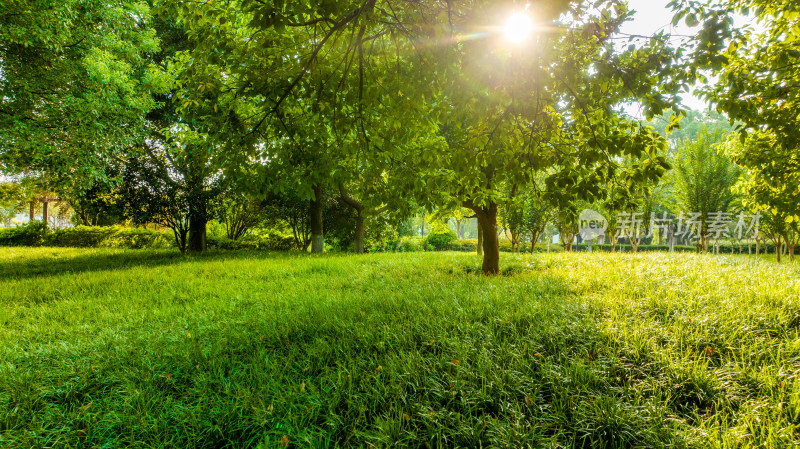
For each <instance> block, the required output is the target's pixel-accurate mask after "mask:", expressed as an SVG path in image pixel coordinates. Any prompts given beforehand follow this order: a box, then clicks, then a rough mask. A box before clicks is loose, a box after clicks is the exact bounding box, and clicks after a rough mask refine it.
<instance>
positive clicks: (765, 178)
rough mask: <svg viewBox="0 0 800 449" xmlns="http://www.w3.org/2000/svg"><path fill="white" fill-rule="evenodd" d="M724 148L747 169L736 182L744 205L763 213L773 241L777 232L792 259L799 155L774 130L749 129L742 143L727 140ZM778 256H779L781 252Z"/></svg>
mask: <svg viewBox="0 0 800 449" xmlns="http://www.w3.org/2000/svg"><path fill="white" fill-rule="evenodd" d="M726 149H727V153H728V154H729V155H730V156H731V158H732V159H733V161H734V162H736V163H737V164H739V165H740V166H742V167H744V169H745V170H746V174H747V176H743V177H742V179H741V181H740V183H739V185H738V188H739V191H741V192H742V193H743V194H744V196H745V199H744V201H743V203H744V206H745V207H747V208H748V209H750V210H754V211H757V212H761V213H763V214H764V215H765V216H766V222H767V225H768V229H769V232H770V234H771V235H773V241H774V240H775V236H780V237H781V238H782V239H783V241H784V242H785V243H786V245H787V248H788V249H789V257H790V259H792V260H793V259H794V253H795V249H796V248H797V245H798V241H797V239H798V236H800V157H798V155H797V151H796V150H794V149H790V150H787V149H786V148H784V147H783V145H782V144H781V141H780V140H779V139H777V138H776V136H775V134H773V133H771V132H763V131H757V132H754V133H751V134H750V135H749V136H748V137H747V139H746V140H745V141H744V143H742V142H740V141H738V140H730V141H728V142H727V144H726ZM778 246H780V245H779V244H776V247H778ZM778 252H780V251H778ZM778 258H779V260H780V254H779V255H778Z"/></svg>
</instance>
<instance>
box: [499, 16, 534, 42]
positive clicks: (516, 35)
mask: <svg viewBox="0 0 800 449" xmlns="http://www.w3.org/2000/svg"><path fill="white" fill-rule="evenodd" d="M532 32H533V22H532V21H531V18H530V16H528V14H526V13H524V12H515V13H514V14H511V17H509V18H508V20H507V21H506V26H505V35H506V39H508V41H509V42H511V43H514V44H521V43H523V42H525V41H526V40H527V39H528V37H530V35H531V33H532Z"/></svg>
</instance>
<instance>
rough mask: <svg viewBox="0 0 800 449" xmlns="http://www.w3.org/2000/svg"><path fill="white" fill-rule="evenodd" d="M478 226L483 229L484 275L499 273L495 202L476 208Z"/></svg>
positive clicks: (482, 268) (498, 239) (498, 243)
mask: <svg viewBox="0 0 800 449" xmlns="http://www.w3.org/2000/svg"><path fill="white" fill-rule="evenodd" d="M475 215H477V217H478V226H480V228H481V230H482V231H483V233H482V234H483V266H482V267H481V271H482V272H483V274H485V275H495V274H498V273H500V238H499V237H498V234H497V204H490V205H489V207H485V208H484V207H482V208H477V210H475Z"/></svg>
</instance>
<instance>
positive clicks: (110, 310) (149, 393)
mask: <svg viewBox="0 0 800 449" xmlns="http://www.w3.org/2000/svg"><path fill="white" fill-rule="evenodd" d="M503 267H504V272H503V275H502V276H498V277H494V278H486V277H483V276H481V275H479V274H477V273H479V271H480V261H479V260H478V259H477V258H476V257H475V256H474V255H471V254H456V253H414V254H378V255H371V256H363V257H357V256H345V255H326V256H322V257H309V256H299V255H295V256H290V255H281V254H275V255H265V254H256V253H212V254H208V255H203V256H195V257H181V256H176V255H175V254H174V253H172V252H169V251H166V252H158V251H120V250H72V249H51V248H38V249H25V248H3V249H0V282H1V283H2V288H1V289H0V324H2V325H1V326H0V447H14V448H16V447H20V448H23V447H24V448H28V447H46V446H52V447H92V446H97V447H121V446H131V447H164V448H166V447H208V448H212V447H259V446H260V447H280V446H281V441H283V442H284V443H286V445H287V446H289V447H369V446H370V445H371V446H373V447H420V446H423V447H424V446H425V443H428V445H429V446H430V447H480V446H483V447H489V446H493V447H509V448H512V447H513V448H517V447H720V448H722V447H752V446H759V445H760V446H763V447H790V446H792V445H795V444H797V443H798V441H800V430H798V429H800V427H798V426H800V380H798V375H800V336H799V335H798V328H800V299H798V298H799V297H800V276H798V275H800V272H799V271H798V269H797V267H796V266H793V265H776V264H774V263H770V262H767V261H762V260H756V259H748V258H746V257H713V256H701V255H675V256H671V255H667V254H659V253H651V254H616V255H610V254H540V255H536V256H534V257H531V256H518V255H511V256H504V260H503Z"/></svg>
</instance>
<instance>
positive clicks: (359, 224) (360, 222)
mask: <svg viewBox="0 0 800 449" xmlns="http://www.w3.org/2000/svg"><path fill="white" fill-rule="evenodd" d="M353 252H354V253H356V254H364V216H363V215H362V214H361V211H358V217H356V237H355V240H353Z"/></svg>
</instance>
